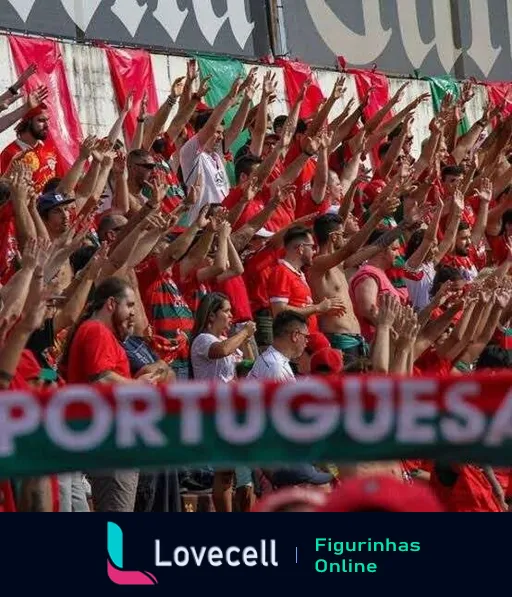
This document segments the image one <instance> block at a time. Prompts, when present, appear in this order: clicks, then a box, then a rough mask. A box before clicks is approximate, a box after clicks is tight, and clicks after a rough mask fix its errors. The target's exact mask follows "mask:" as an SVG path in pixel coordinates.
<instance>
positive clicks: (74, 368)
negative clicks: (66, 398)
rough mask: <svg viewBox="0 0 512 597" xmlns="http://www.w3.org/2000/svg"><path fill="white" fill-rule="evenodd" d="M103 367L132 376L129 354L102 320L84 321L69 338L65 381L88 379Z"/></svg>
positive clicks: (87, 380) (76, 382)
mask: <svg viewBox="0 0 512 597" xmlns="http://www.w3.org/2000/svg"><path fill="white" fill-rule="evenodd" d="M105 371H111V372H112V373H117V374H118V375H121V376H122V377H126V378H131V374H130V363H129V361H128V357H127V356H126V352H125V351H124V349H123V347H122V346H121V343H120V342H119V340H118V339H117V338H116V337H115V335H114V334H113V332H112V331H111V330H110V329H109V328H108V327H107V326H106V325H105V324H104V323H101V321H95V320H90V321H86V322H85V323H83V324H82V325H81V326H80V327H79V328H78V331H77V332H76V334H75V337H74V338H73V340H72V342H71V349H70V352H69V360H68V365H67V382H68V383H70V384H83V383H90V382H91V379H92V378H94V377H97V376H98V375H100V374H101V373H104V372H105Z"/></svg>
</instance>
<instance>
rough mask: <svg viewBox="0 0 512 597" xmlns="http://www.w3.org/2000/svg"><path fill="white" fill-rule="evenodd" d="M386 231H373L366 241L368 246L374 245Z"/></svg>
mask: <svg viewBox="0 0 512 597" xmlns="http://www.w3.org/2000/svg"><path fill="white" fill-rule="evenodd" d="M386 232H387V231H385V230H374V231H373V232H372V234H371V235H370V238H369V239H368V243H367V244H368V245H374V244H375V243H376V242H377V241H379V240H380V239H381V238H382V237H383V236H384V235H385V234H386Z"/></svg>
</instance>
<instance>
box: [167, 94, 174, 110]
mask: <svg viewBox="0 0 512 597" xmlns="http://www.w3.org/2000/svg"><path fill="white" fill-rule="evenodd" d="M166 102H167V105H168V106H170V107H171V108H172V107H173V106H175V105H176V98H175V97H174V96H172V95H170V96H169V97H168V98H167V100H166Z"/></svg>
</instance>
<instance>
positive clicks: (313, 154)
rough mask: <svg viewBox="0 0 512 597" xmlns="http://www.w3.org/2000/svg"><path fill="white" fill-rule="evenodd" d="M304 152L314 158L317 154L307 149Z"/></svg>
mask: <svg viewBox="0 0 512 597" xmlns="http://www.w3.org/2000/svg"><path fill="white" fill-rule="evenodd" d="M302 153H304V154H306V155H307V156H308V157H310V158H314V157H315V156H316V153H309V152H307V151H303V152H302Z"/></svg>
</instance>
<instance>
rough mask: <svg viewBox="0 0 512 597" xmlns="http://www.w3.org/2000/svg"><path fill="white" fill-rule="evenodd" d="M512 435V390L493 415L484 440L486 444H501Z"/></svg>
mask: <svg viewBox="0 0 512 597" xmlns="http://www.w3.org/2000/svg"><path fill="white" fill-rule="evenodd" d="M511 437H512V391H511V392H509V393H508V394H507V396H506V398H505V400H504V402H503V403H502V404H501V405H500V408H499V409H498V412H497V413H496V416H495V417H493V419H492V422H491V425H490V427H489V432H488V434H487V437H486V438H485V440H484V444H485V445H486V446H499V445H500V444H501V443H502V442H503V441H504V440H507V439H510V438H511Z"/></svg>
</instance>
